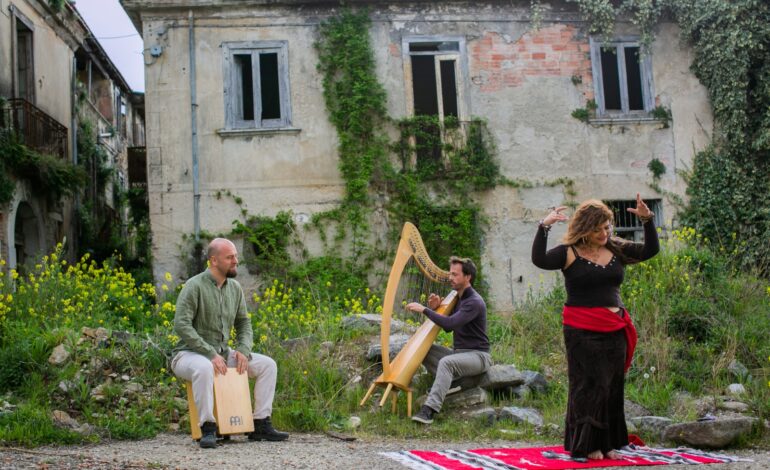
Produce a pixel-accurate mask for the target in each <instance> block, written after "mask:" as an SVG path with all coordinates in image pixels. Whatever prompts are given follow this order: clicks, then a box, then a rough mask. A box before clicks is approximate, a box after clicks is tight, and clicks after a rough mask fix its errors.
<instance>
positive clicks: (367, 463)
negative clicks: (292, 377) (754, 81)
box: [0, 433, 770, 470]
mask: <svg viewBox="0 0 770 470" xmlns="http://www.w3.org/2000/svg"><path fill="white" fill-rule="evenodd" d="M526 445H533V444H532V443H513V442H510V441H493V442H468V443H447V442H432V441H423V440H418V441H409V442H407V441H403V440H395V439H382V440H379V439H373V438H367V439H358V440H356V441H354V442H344V441H341V440H338V439H334V438H332V437H329V436H326V435H323V434H292V435H291V438H290V439H289V441H287V442H281V443H267V442H249V441H247V440H246V439H245V438H243V437H234V438H233V440H232V441H230V442H228V443H224V444H223V445H220V446H219V447H218V448H217V449H209V450H202V449H199V448H198V446H197V444H195V443H194V442H193V441H192V440H191V439H190V438H189V437H188V436H186V435H183V434H181V433H180V434H163V435H160V436H158V437H156V438H155V439H150V440H146V441H117V442H112V443H107V444H99V445H95V446H88V447H42V448H37V449H30V450H26V449H16V448H3V447H0V468H3V469H6V468H7V469H17V468H18V469H32V468H34V469H52V470H53V469H57V470H58V469H167V468H168V469H190V470H198V469H201V470H204V469H205V470H209V469H216V470H225V469H249V468H251V469H258V470H272V469H308V470H310V469H312V470H316V469H361V470H406V467H403V466H401V464H398V463H396V462H395V461H393V460H390V459H388V458H386V457H383V456H381V455H379V453H380V452H387V451H397V450H408V449H434V450H442V449H450V448H451V449H468V448H473V447H503V446H505V447H511V446H515V447H518V446H526ZM727 453H729V454H730V455H736V456H740V457H745V458H750V459H753V460H754V462H751V463H748V462H740V463H732V464H718V465H709V466H708V467H704V470H760V469H762V470H765V469H770V452H768V451H750V450H734V451H729V452H727ZM622 468H625V469H628V468H631V467H622ZM685 468H687V469H688V470H692V467H691V466H684V465H672V466H668V467H666V469H668V470H674V469H681V470H684V469H685Z"/></svg>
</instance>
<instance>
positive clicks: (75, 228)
mask: <svg viewBox="0 0 770 470" xmlns="http://www.w3.org/2000/svg"><path fill="white" fill-rule="evenodd" d="M70 82H71V83H72V90H71V91H70V96H71V98H70V100H71V101H70V103H71V106H72V111H71V112H72V116H71V118H70V121H71V122H70V128H71V129H72V164H73V165H74V166H77V165H78V95H77V93H78V59H77V57H75V56H73V57H72V78H71V79H70ZM73 199H74V201H73V215H74V217H71V218H70V228H71V230H70V233H71V234H72V240H70V242H69V245H70V246H71V247H72V249H71V250H69V249H68V251H69V252H70V253H72V255H73V258H74V257H75V256H77V253H78V250H79V246H78V244H79V243H80V240H78V234H79V233H80V217H79V215H80V192H79V191H76V192H75V195H74V197H73ZM65 248H69V247H65Z"/></svg>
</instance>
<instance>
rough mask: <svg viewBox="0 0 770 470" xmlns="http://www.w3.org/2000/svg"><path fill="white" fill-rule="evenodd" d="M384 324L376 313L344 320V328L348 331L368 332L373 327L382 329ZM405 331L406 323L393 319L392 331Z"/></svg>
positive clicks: (351, 316)
mask: <svg viewBox="0 0 770 470" xmlns="http://www.w3.org/2000/svg"><path fill="white" fill-rule="evenodd" d="M380 324H382V315H377V314H375V313H362V314H361V315H350V316H347V317H345V318H343V319H342V327H343V328H345V329H348V330H366V329H370V328H373V327H376V328H377V329H378V330H379V329H380ZM403 329H404V322H402V321H399V320H396V319H394V318H392V317H391V319H390V331H391V332H394V331H401V330H403Z"/></svg>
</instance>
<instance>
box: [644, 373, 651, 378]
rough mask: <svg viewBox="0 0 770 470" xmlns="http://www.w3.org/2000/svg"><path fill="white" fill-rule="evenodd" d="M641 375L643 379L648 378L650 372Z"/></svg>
mask: <svg viewBox="0 0 770 470" xmlns="http://www.w3.org/2000/svg"><path fill="white" fill-rule="evenodd" d="M642 377H644V378H645V379H649V378H650V374H647V373H645V374H644V375H643V376H642Z"/></svg>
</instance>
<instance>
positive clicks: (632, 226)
mask: <svg viewBox="0 0 770 470" xmlns="http://www.w3.org/2000/svg"><path fill="white" fill-rule="evenodd" d="M644 202H645V203H646V204H647V207H649V208H650V210H651V211H652V212H654V213H655V217H654V221H655V225H656V226H657V227H660V226H661V222H662V221H663V210H662V205H661V201H660V199H648V200H645V201H644ZM604 203H605V204H607V206H608V207H609V208H610V209H612V212H613V214H614V215H615V233H616V234H617V235H618V236H619V237H622V238H627V239H629V240H634V241H641V239H642V233H643V232H644V229H643V227H642V223H641V222H640V221H639V219H638V218H637V217H636V215H634V214H632V213H631V212H628V210H627V209H628V208H635V207H636V200H635V199H631V200H621V201H604Z"/></svg>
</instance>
